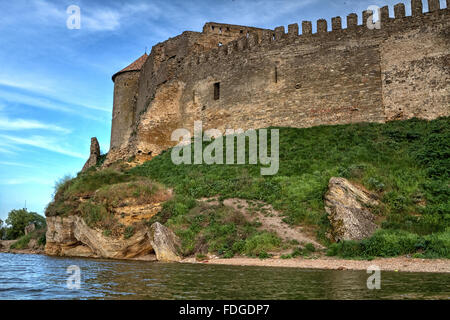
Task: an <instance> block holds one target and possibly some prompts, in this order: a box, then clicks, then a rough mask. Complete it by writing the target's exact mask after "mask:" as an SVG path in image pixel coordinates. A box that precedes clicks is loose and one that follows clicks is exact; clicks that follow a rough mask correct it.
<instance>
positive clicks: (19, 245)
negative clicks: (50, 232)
mask: <svg viewBox="0 0 450 320" xmlns="http://www.w3.org/2000/svg"><path fill="white" fill-rule="evenodd" d="M45 231H46V229H38V230H34V231H33V232H31V233H29V234H27V235H23V236H22V237H20V238H19V239H18V240H17V241H16V242H14V243H13V244H12V245H11V249H15V250H22V249H27V248H28V244H29V243H30V240H31V239H36V240H37V244H38V245H39V246H41V247H43V246H45V242H46V238H45Z"/></svg>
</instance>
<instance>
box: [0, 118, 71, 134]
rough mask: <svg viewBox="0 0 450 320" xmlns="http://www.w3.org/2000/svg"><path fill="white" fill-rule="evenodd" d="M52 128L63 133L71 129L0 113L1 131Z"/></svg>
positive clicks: (51, 129)
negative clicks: (8, 116) (4, 115)
mask: <svg viewBox="0 0 450 320" xmlns="http://www.w3.org/2000/svg"><path fill="white" fill-rule="evenodd" d="M33 129H41V130H50V131H58V132H63V133H70V132H71V130H69V129H67V128H62V127H60V126H56V125H53V124H48V123H43V122H40V121H36V120H29V119H10V118H7V117H3V116H1V115H0V131H15V130H33Z"/></svg>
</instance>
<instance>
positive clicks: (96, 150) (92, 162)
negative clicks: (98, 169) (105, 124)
mask: <svg viewBox="0 0 450 320" xmlns="http://www.w3.org/2000/svg"><path fill="white" fill-rule="evenodd" d="M99 158H100V145H99V143H98V140H97V138H95V137H94V138H91V149H90V155H89V159H88V160H87V161H86V163H85V164H84V166H83V169H82V170H81V171H86V170H87V169H89V168H90V167H94V166H96V165H97V162H98V160H99Z"/></svg>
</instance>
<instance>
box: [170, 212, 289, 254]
mask: <svg viewBox="0 0 450 320" xmlns="http://www.w3.org/2000/svg"><path fill="white" fill-rule="evenodd" d="M167 226H169V227H170V228H171V229H172V230H174V232H175V234H176V235H177V236H178V237H179V238H180V240H181V252H182V253H183V254H184V255H191V254H195V253H197V254H206V253H208V252H209V253H215V254H218V255H221V256H223V257H225V258H231V257H233V256H234V255H235V254H241V255H247V256H252V257H255V256H261V257H262V256H265V255H266V254H267V251H271V250H277V249H279V247H280V246H281V239H279V238H278V237H277V236H276V235H274V234H272V233H269V232H266V231H259V230H258V226H259V224H258V223H255V222H250V221H247V220H246V219H245V217H244V216H243V215H242V214H241V213H240V212H237V211H234V210H233V209H231V208H229V207H225V206H223V205H219V206H212V205H206V204H199V205H198V206H195V207H194V208H193V209H191V210H189V211H187V212H181V213H180V212H178V213H177V214H176V215H173V216H172V217H171V218H169V219H168V220H167Z"/></svg>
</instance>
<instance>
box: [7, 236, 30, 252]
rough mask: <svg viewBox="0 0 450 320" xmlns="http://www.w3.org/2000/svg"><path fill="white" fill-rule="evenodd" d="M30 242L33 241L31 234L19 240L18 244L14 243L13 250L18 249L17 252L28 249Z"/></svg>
mask: <svg viewBox="0 0 450 320" xmlns="http://www.w3.org/2000/svg"><path fill="white" fill-rule="evenodd" d="M30 240H31V235H30V234H27V235H25V236H22V237H20V238H19V240H17V241H16V242H14V243H13V244H12V245H11V249H16V250H22V249H26V248H28V243H29V242H30Z"/></svg>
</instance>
